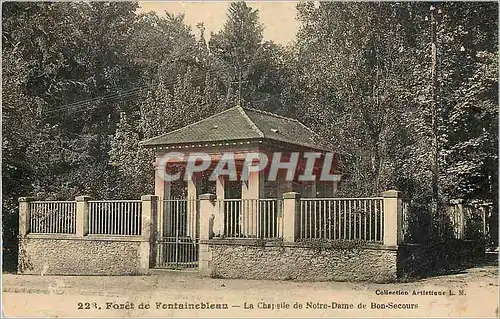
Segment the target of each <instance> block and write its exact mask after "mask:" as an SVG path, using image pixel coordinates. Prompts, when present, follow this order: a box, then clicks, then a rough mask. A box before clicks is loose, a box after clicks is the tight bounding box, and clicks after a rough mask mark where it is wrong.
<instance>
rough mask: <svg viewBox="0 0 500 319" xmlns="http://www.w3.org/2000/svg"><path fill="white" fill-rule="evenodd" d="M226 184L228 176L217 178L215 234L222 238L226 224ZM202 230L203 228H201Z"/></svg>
mask: <svg viewBox="0 0 500 319" xmlns="http://www.w3.org/2000/svg"><path fill="white" fill-rule="evenodd" d="M225 184H226V176H217V179H216V180H215V195H216V198H217V202H214V203H215V211H214V214H215V218H214V221H213V223H214V229H213V232H214V234H215V235H217V236H222V235H223V234H224V223H225V213H224V198H225V196H226V195H225V191H224V188H225ZM200 212H201V202H200ZM200 230H201V226H200Z"/></svg>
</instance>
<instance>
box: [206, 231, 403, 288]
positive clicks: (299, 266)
mask: <svg viewBox="0 0 500 319" xmlns="http://www.w3.org/2000/svg"><path fill="white" fill-rule="evenodd" d="M242 242H243V241H239V242H238V241H237V242H234V241H233V242H232V243H231V242H230V241H227V240H210V241H207V242H204V243H202V244H200V273H201V275H202V276H210V277H218V278H241V279H271V280H300V281H371V282H391V281H395V280H396V279H397V277H396V274H397V249H396V248H388V247H382V246H378V247H377V246H372V247H335V248H330V247H328V248H325V247H319V246H318V247H307V246H306V245H301V244H283V243H281V244H280V243H275V244H268V245H262V243H260V244H259V243H257V242H255V243H252V242H251V241H246V242H245V243H242Z"/></svg>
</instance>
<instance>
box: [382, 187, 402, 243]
mask: <svg viewBox="0 0 500 319" xmlns="http://www.w3.org/2000/svg"><path fill="white" fill-rule="evenodd" d="M382 196H383V197H384V246H390V247H396V246H398V245H399V244H400V243H401V241H402V226H403V224H402V222H403V218H402V213H403V200H402V197H401V192H399V191H396V190H388V191H385V192H383V193H382Z"/></svg>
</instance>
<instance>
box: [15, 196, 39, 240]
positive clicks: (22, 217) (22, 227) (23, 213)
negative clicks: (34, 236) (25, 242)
mask: <svg viewBox="0 0 500 319" xmlns="http://www.w3.org/2000/svg"><path fill="white" fill-rule="evenodd" d="M34 200H35V198H34V197H19V236H25V235H26V234H28V233H29V232H30V231H31V229H30V207H29V203H30V202H32V201H34Z"/></svg>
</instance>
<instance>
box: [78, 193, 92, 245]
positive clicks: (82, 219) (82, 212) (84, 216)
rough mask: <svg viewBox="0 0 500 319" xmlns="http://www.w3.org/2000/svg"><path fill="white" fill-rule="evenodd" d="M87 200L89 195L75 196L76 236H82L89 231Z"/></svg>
mask: <svg viewBox="0 0 500 319" xmlns="http://www.w3.org/2000/svg"><path fill="white" fill-rule="evenodd" d="M89 200H90V196H77V197H76V198H75V201H76V236H79V237H83V236H87V234H88V233H89Z"/></svg>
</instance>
